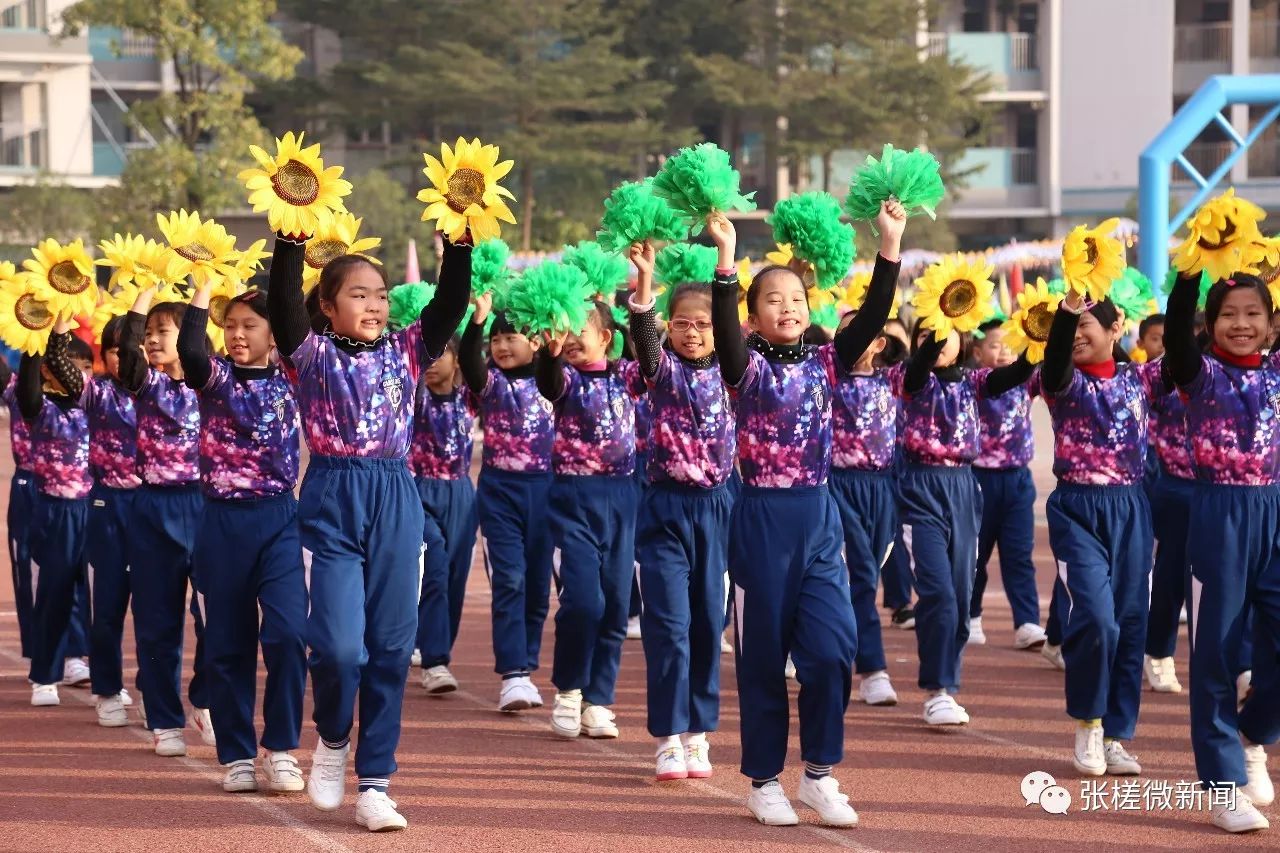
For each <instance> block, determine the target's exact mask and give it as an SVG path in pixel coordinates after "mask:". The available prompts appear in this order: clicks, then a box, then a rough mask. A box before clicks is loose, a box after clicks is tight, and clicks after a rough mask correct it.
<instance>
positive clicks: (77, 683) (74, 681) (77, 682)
mask: <svg viewBox="0 0 1280 853" xmlns="http://www.w3.org/2000/svg"><path fill="white" fill-rule="evenodd" d="M62 683H63V684H65V685H67V686H68V687H87V686H88V684H89V664H87V663H85V660H84V658H67V659H66V660H64V661H63V662H62Z"/></svg>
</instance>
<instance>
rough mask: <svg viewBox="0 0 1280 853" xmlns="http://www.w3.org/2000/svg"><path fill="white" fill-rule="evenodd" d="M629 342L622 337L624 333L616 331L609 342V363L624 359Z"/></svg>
mask: <svg viewBox="0 0 1280 853" xmlns="http://www.w3.org/2000/svg"><path fill="white" fill-rule="evenodd" d="M626 347H627V342H626V340H625V339H624V338H623V337H622V332H621V331H619V330H617V329H614V330H613V338H612V339H610V341H609V361H617V360H618V359H620V358H622V353H623V352H624V351H625V350H626Z"/></svg>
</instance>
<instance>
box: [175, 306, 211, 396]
mask: <svg viewBox="0 0 1280 853" xmlns="http://www.w3.org/2000/svg"><path fill="white" fill-rule="evenodd" d="M208 327H209V309H208V308H197V307H196V306H194V305H188V306H187V313H186V314H184V315H183V317H182V328H180V329H179V330H178V361H179V362H180V363H181V364H182V381H183V382H184V383H185V384H186V386H187V387H188V388H190V389H191V390H193V391H203V390H204V387H205V386H206V385H208V384H209V378H210V377H211V376H213V367H212V366H211V365H210V364H209V335H208V332H207V329H208Z"/></svg>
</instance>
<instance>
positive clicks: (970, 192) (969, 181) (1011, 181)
mask: <svg viewBox="0 0 1280 853" xmlns="http://www.w3.org/2000/svg"><path fill="white" fill-rule="evenodd" d="M955 168H956V171H957V172H968V173H969V174H967V175H965V177H964V182H965V184H966V186H965V188H964V189H962V190H958V191H957V193H956V198H955V205H954V207H952V208H951V213H950V215H951V216H954V217H957V218H964V219H973V218H983V217H992V216H1040V215H1043V214H1044V213H1045V204H1044V197H1043V193H1042V192H1041V188H1040V164H1039V158H1038V157H1037V154H1036V151H1035V149H1034V148H970V149H969V150H968V151H966V152H965V153H964V155H963V156H962V157H961V158H960V159H959V161H957V163H956V167H955Z"/></svg>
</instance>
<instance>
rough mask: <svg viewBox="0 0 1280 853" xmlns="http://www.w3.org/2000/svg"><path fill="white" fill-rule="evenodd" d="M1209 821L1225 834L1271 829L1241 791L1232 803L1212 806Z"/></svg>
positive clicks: (1237, 792) (1269, 823)
mask: <svg viewBox="0 0 1280 853" xmlns="http://www.w3.org/2000/svg"><path fill="white" fill-rule="evenodd" d="M1209 820H1210V821H1211V822H1212V823H1213V825H1214V826H1216V827H1218V828H1219V829H1225V830H1226V831H1227V832H1256V831H1257V830H1259V829H1270V828H1271V821H1269V820H1267V819H1266V818H1265V817H1264V816H1263V815H1262V812H1260V811H1258V810H1257V809H1256V808H1254V806H1253V803H1252V802H1250V800H1249V797H1248V796H1246V795H1245V794H1244V793H1243V792H1242V791H1236V801H1235V802H1234V803H1228V804H1226V805H1220V806H1214V807H1213V809H1212V810H1210V812H1209Z"/></svg>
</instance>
